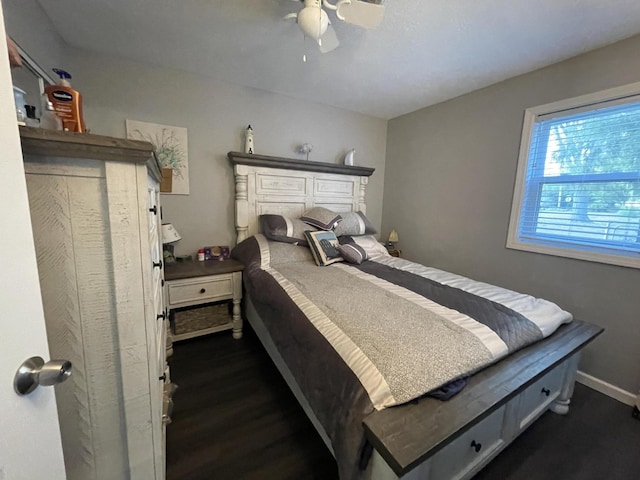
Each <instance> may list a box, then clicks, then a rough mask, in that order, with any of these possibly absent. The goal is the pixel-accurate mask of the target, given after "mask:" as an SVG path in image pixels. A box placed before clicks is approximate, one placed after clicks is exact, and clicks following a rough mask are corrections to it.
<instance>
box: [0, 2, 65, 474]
mask: <svg viewBox="0 0 640 480" xmlns="http://www.w3.org/2000/svg"><path fill="white" fill-rule="evenodd" d="M14 112H15V107H14V102H13V92H12V85H11V74H10V72H9V61H8V57H7V45H6V37H5V30H4V17H3V15H2V6H1V5H0V145H2V156H1V157H0V158H1V160H0V165H2V171H1V173H0V199H1V200H2V201H1V202H0V252H2V254H3V260H2V264H1V265H2V267H1V270H0V319H1V321H0V328H1V333H0V406H1V410H0V432H2V433H1V434H0V479H11V480H23V479H24V480H30V479H35V478H43V479H44V478H46V479H50V480H58V479H60V480H62V479H64V478H66V476H65V470H64V460H63V457H62V444H61V441H60V427H59V426H58V413H57V410H56V402H55V395H54V391H53V388H51V387H38V388H37V389H36V390H35V391H34V392H33V393H31V394H29V395H26V396H22V397H20V396H18V395H17V394H16V393H15V392H14V390H13V377H14V374H15V372H16V370H17V369H18V367H19V366H20V364H21V363H22V362H23V361H24V360H26V359H27V358H29V357H32V356H36V355H37V356H40V357H43V358H44V359H45V360H49V349H48V346H47V337H46V331H45V323H44V314H43V311H42V301H41V297H40V284H39V280H38V269H37V265H36V255H35V249H34V245H33V235H32V232H31V219H30V216H29V204H28V199H27V187H26V181H25V176H24V168H23V164H22V152H21V149H20V138H19V136H18V128H17V126H16V118H15V113H14Z"/></svg>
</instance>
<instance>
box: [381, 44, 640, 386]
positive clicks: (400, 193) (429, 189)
mask: <svg viewBox="0 0 640 480" xmlns="http://www.w3.org/2000/svg"><path fill="white" fill-rule="evenodd" d="M638 51H640V36H637V37H633V38H631V39H628V40H625V41H622V42H619V43H616V44H614V45H610V46H608V47H605V48H603V49H600V50H596V51H594V52H590V53H587V54H584V55H581V56H579V57H575V58H573V59H570V60H567V61H564V62H561V63H558V64H555V65H552V66H550V67H547V68H544V69H541V70H537V71H535V72H532V73H529V74H526V75H522V76H520V77H516V78H513V79H510V80H507V81H504V82H501V83H499V84H496V85H492V86H490V87H487V88H484V89H482V90H478V91H476V92H472V93H470V94H467V95H464V96H461V97H458V98H456V99H453V100H450V101H447V102H444V103H441V104H438V105H434V106H432V107H428V108H425V109H422V110H419V111H417V112H414V113H411V114H408V115H405V116H402V117H398V118H396V119H393V120H391V121H390V122H389V129H388V130H389V131H388V137H387V143H388V147H387V148H388V154H387V173H386V176H385V193H386V195H385V202H384V210H383V232H384V233H385V234H387V232H388V231H389V230H390V229H391V228H395V229H396V230H397V231H398V234H399V236H400V245H399V246H400V248H401V249H402V250H403V252H404V254H405V256H407V257H408V258H409V259H411V260H416V261H419V262H421V263H426V264H428V265H433V266H435V267H438V268H443V269H445V270H450V271H453V272H457V273H461V274H463V275H467V276H470V277H473V278H476V279H478V280H482V281H486V282H490V283H494V284H498V285H502V286H505V287H507V288H511V289H514V290H519V291H522V292H527V293H530V294H532V295H535V296H539V297H544V298H548V299H550V300H553V301H555V302H557V303H558V304H560V305H561V306H562V307H564V308H565V309H567V310H569V311H570V312H572V313H573V314H574V315H575V317H576V318H578V319H581V320H585V321H588V322H591V323H597V324H599V325H601V326H603V327H605V329H606V330H605V332H604V334H603V335H602V336H600V337H599V338H598V339H596V340H595V341H594V342H593V344H592V345H590V346H589V347H587V349H586V350H585V353H584V356H583V361H582V364H581V367H580V368H581V369H582V370H583V371H585V372H586V373H588V374H591V375H593V376H595V377H597V378H599V379H602V380H604V381H606V382H609V383H611V384H613V385H616V386H618V387H620V388H623V389H624V390H627V391H628V392H637V391H638V387H640V368H639V367H638V366H639V365H640V328H639V325H640V324H639V322H640V317H639V315H638V311H639V310H640V309H639V307H640V300H639V298H638V293H639V292H640V270H637V269H631V268H625V267H617V266H613V265H604V264H598V263H592V262H586V261H581V260H573V259H567V258H560V257H553V256H549V255H541V254H536V253H529V252H521V251H516V250H508V249H507V248H506V247H505V244H506V238H507V228H508V223H509V214H510V211H511V200H512V197H513V187H514V181H515V172H516V166H517V161H518V148H519V145H520V135H521V129H522V120H523V115H524V110H525V109H526V108H527V107H532V106H536V105H542V104H545V103H549V102H553V101H555V100H560V99H564V98H570V97H574V96H578V95H582V94H586V93H591V92H595V91H599V90H603V89H607V88H611V87H614V86H619V85H624V84H628V83H632V82H637V81H640V63H638V61H637V58H638Z"/></svg>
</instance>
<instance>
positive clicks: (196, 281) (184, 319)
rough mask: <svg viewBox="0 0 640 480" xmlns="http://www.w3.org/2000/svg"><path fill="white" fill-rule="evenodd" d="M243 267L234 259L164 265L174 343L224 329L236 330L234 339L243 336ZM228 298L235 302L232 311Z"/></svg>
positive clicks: (166, 293)
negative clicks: (241, 309)
mask: <svg viewBox="0 0 640 480" xmlns="http://www.w3.org/2000/svg"><path fill="white" fill-rule="evenodd" d="M242 270H244V265H242V264H241V263H240V262H237V261H236V260H233V259H226V260H224V261H218V260H208V261H204V262H175V263H167V264H166V265H165V270H164V278H165V295H166V298H167V303H168V306H169V311H170V316H169V318H170V321H171V326H172V330H173V335H172V337H173V338H172V339H173V341H174V342H176V341H180V340H186V339H187V338H193V337H197V336H200V335H206V334H208V333H214V332H219V331H222V330H233V338H235V339H239V338H242V316H241V312H240V301H241V300H242ZM225 300H231V301H232V303H233V307H232V310H231V312H230V311H229V305H228V302H224V301H225ZM195 307H197V308H195Z"/></svg>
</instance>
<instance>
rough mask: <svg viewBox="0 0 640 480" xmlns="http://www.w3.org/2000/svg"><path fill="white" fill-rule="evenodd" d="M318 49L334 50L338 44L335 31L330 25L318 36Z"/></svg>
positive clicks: (323, 51) (327, 51)
mask: <svg viewBox="0 0 640 480" xmlns="http://www.w3.org/2000/svg"><path fill="white" fill-rule="evenodd" d="M320 40H321V42H320V45H319V48H320V51H321V52H322V53H329V52H330V51H332V50H335V49H336V48H338V46H339V45H340V42H339V41H338V36H337V35H336V31H335V30H334V29H333V27H332V26H331V25H329V26H328V27H327V31H326V32H324V35H322V37H320Z"/></svg>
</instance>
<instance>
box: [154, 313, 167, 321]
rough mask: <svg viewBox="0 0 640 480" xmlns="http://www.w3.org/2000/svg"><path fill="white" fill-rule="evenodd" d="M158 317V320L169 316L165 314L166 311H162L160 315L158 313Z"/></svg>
mask: <svg viewBox="0 0 640 480" xmlns="http://www.w3.org/2000/svg"><path fill="white" fill-rule="evenodd" d="M156 318H157V319H158V320H164V319H165V318H167V316H166V315H165V313H164V312H162V313H159V314H158V315H156Z"/></svg>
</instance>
